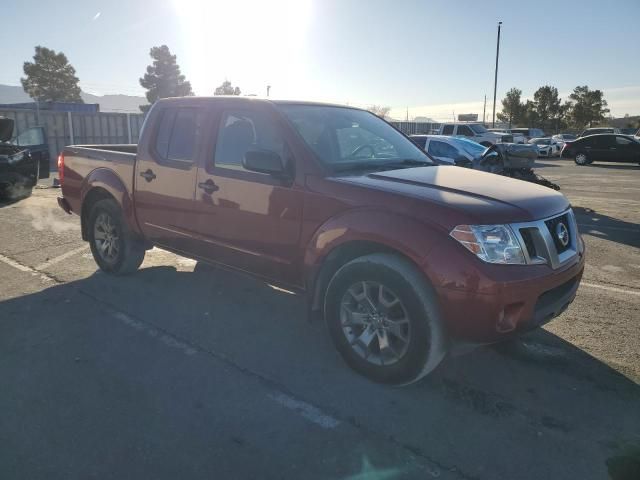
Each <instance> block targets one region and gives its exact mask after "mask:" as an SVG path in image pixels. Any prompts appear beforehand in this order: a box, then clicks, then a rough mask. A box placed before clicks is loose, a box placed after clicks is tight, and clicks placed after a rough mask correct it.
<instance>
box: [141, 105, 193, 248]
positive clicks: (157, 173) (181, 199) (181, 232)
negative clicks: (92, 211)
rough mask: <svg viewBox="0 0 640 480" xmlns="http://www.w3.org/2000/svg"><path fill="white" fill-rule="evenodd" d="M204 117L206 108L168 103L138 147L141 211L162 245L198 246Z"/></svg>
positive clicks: (153, 236)
mask: <svg viewBox="0 0 640 480" xmlns="http://www.w3.org/2000/svg"><path fill="white" fill-rule="evenodd" d="M157 108H161V107H157ZM204 120H205V115H204V112H203V110H202V109H200V108H193V107H170V106H167V107H164V108H162V110H161V111H160V112H158V114H157V115H156V116H155V122H154V123H155V124H154V125H148V126H147V127H146V128H149V129H150V131H151V132H153V133H152V136H151V138H150V139H149V141H148V142H146V143H145V147H143V148H140V149H139V150H138V155H137V159H136V169H135V175H134V182H135V189H134V191H135V203H136V215H137V218H138V223H139V225H140V228H141V229H142V231H143V232H144V234H145V236H146V237H147V238H149V239H150V240H152V241H153V242H154V243H157V244H159V245H161V246H166V247H170V248H174V249H179V250H184V251H188V250H189V249H190V247H191V245H192V241H193V238H192V231H193V225H194V224H195V221H196V218H195V214H194V212H193V201H194V198H193V197H194V191H195V185H196V174H197V169H198V166H197V163H198V160H199V156H200V155H201V154H202V151H203V150H204V149H203V148H202V144H203V143H204V142H203V141H200V137H201V133H202V130H203V125H204Z"/></svg>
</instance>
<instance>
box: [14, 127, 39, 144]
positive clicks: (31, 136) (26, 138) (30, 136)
mask: <svg viewBox="0 0 640 480" xmlns="http://www.w3.org/2000/svg"><path fill="white" fill-rule="evenodd" d="M12 143H14V144H15V145H19V146H21V147H31V146H36V145H44V144H45V143H46V141H45V139H44V132H43V130H42V127H33V128H29V129H27V130H25V131H24V132H22V133H21V134H20V135H18V136H17V137H16V139H15V141H14V142H12Z"/></svg>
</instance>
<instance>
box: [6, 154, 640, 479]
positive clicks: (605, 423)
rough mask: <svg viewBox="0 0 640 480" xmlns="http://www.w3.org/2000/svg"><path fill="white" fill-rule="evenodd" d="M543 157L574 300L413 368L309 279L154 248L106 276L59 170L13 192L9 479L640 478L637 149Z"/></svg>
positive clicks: (9, 209)
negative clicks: (509, 337) (378, 373)
mask: <svg viewBox="0 0 640 480" xmlns="http://www.w3.org/2000/svg"><path fill="white" fill-rule="evenodd" d="M538 167H539V170H538V172H539V173H540V174H542V175H543V176H545V177H547V178H549V179H551V180H553V181H555V182H557V183H559V184H560V185H561V187H562V192H564V193H565V195H567V196H568V197H569V199H570V200H571V202H572V204H573V206H574V209H575V211H576V213H577V218H578V222H579V224H580V229H581V231H582V234H583V237H584V239H585V242H586V244H587V249H588V252H587V254H588V258H587V267H586V271H585V275H584V279H583V284H582V286H581V288H580V290H579V292H578V296H577V299H576V301H575V302H574V303H573V305H572V306H571V307H570V308H569V309H568V311H566V312H565V313H564V314H563V315H561V316H560V317H558V318H557V319H555V320H554V321H553V322H551V323H550V324H548V325H547V326H546V327H545V328H544V329H541V330H539V331H536V332H533V333H531V334H529V335H527V336H525V337H523V338H522V339H521V340H520V341H518V342H514V343H512V344H509V345H504V346H501V347H499V348H483V349H478V350H476V351H474V352H472V353H470V354H468V355H464V356H459V357H454V358H450V359H448V360H447V361H445V362H444V363H443V364H442V366H441V367H440V368H438V370H437V371H436V372H435V373H434V374H433V375H432V376H430V377H429V378H427V379H425V380H424V381H422V382H420V383H418V384H416V385H413V386H411V387H407V388H389V387H384V386H380V385H376V384H372V383H370V382H368V381H367V380H365V379H362V378H360V377H358V376H356V375H355V374H353V373H352V372H351V371H350V370H349V369H348V368H347V367H346V366H345V365H344V364H343V363H342V361H341V360H340V358H339V356H338V355H337V353H336V352H335V351H334V349H333V347H332V345H331V343H330V340H329V338H328V335H327V334H326V332H325V329H324V327H323V325H322V324H321V323H320V322H311V323H309V322H307V321H306V317H305V308H304V301H303V300H302V299H301V298H299V297H296V296H292V295H288V294H286V293H284V292H281V291H275V290H273V289H271V288H270V287H268V286H266V285H264V284H262V283H260V282H258V281H255V280H253V279H250V278H246V277H243V276H241V275H238V274H234V273H230V272H226V271H223V270H219V269H214V268H209V267H205V266H203V265H200V264H197V263H196V262H194V261H192V260H189V259H186V258H182V257H178V256H176V255H173V254H170V253H167V252H165V251H162V250H158V249H154V250H152V251H150V252H148V254H147V257H146V260H145V263H144V264H143V267H142V269H141V271H140V272H138V273H137V274H135V275H133V276H130V277H126V278H113V277H109V276H107V275H103V274H101V273H100V272H98V271H96V266H95V264H94V262H93V260H92V258H91V256H90V253H89V249H88V247H87V245H86V244H84V243H83V242H82V241H81V240H80V234H79V221H78V218H77V217H75V216H67V215H65V214H64V212H62V211H61V210H60V209H59V208H58V207H57V205H56V202H55V197H56V196H57V195H58V194H59V190H56V189H50V188H44V187H45V186H46V185H45V184H44V183H43V188H41V189H37V190H35V191H34V194H33V195H32V196H31V197H30V198H28V199H25V200H22V201H20V202H16V203H11V204H3V205H2V207H1V208H0V225H1V226H2V227H1V228H0V276H1V278H2V279H3V282H2V286H3V288H2V289H1V290H0V377H1V378H2V379H3V387H2V394H1V395H0V412H2V415H1V416H0V478H7V479H13V478H29V479H38V478H43V479H45V478H46V479H47V480H50V479H57V478H60V479H75V478H78V479H86V478H100V479H103V478H114V479H125V478H136V479H138V478H157V479H163V478H167V479H169V478H171V479H173V478H291V479H294V478H295V479H298V478H352V479H355V478H359V479H365V478H367V479H373V478H421V479H424V478H446V479H449V478H450V479H536V480H538V479H541V478H549V479H556V478H558V479H567V478H579V479H581V480H586V479H605V478H615V479H617V480H631V479H632V478H634V479H636V480H637V478H640V477H634V476H632V475H634V473H633V472H634V470H633V469H634V468H637V463H634V462H638V456H637V449H638V448H639V447H640V408H639V406H640V386H639V382H640V281H639V280H640V255H639V248H640V182H639V180H640V167H637V166H631V165H614V164H611V165H593V166H590V167H577V166H575V165H574V164H573V162H569V161H566V160H545V161H541V162H540V163H539V166H538ZM634 449H636V450H634ZM634 465H635V466H634ZM635 473H637V470H635Z"/></svg>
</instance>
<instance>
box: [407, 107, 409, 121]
mask: <svg viewBox="0 0 640 480" xmlns="http://www.w3.org/2000/svg"><path fill="white" fill-rule="evenodd" d="M408 121H409V107H407V122H408Z"/></svg>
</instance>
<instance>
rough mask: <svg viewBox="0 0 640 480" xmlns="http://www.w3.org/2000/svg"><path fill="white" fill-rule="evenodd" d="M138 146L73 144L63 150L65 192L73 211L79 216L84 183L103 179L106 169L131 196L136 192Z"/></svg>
mask: <svg viewBox="0 0 640 480" xmlns="http://www.w3.org/2000/svg"><path fill="white" fill-rule="evenodd" d="M137 150H138V145H136V144H131V145H127V144H123V145H117V144H116V145H114V144H112V145H70V146H68V147H65V148H64V150H63V155H64V169H65V178H64V181H63V183H62V193H63V195H64V197H65V198H66V199H67V200H68V202H69V204H70V205H71V207H72V209H73V210H74V211H75V212H77V213H79V212H80V205H81V201H82V198H81V195H82V194H81V192H82V189H83V186H84V181H86V180H87V179H89V178H90V177H95V176H102V175H104V174H106V172H105V173H102V172H104V171H105V170H108V171H109V173H110V174H111V175H113V174H114V173H115V174H116V176H117V177H118V178H119V181H120V183H121V184H122V186H123V187H124V190H125V191H126V193H125V195H126V196H130V195H131V193H132V192H133V184H134V179H133V175H134V170H135V161H136V153H137Z"/></svg>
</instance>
